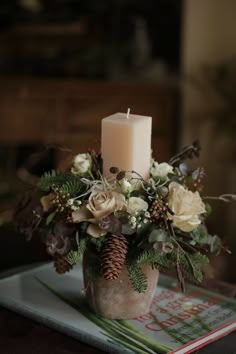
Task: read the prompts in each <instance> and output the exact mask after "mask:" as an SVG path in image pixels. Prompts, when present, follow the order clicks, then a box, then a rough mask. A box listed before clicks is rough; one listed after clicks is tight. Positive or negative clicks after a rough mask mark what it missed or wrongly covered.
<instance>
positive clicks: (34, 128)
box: [0, 78, 178, 161]
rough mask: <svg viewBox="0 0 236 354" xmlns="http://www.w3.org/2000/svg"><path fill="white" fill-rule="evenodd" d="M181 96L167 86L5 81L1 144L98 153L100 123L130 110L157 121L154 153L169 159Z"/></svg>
mask: <svg viewBox="0 0 236 354" xmlns="http://www.w3.org/2000/svg"><path fill="white" fill-rule="evenodd" d="M177 98H178V93H177V90H176V88H175V87H173V86H170V85H164V84H163V85H149V84H143V83H132V84H127V83H113V82H97V81H91V82H90V81H84V82H82V81H72V80H46V79H45V80H32V79H27V78H22V79H5V78H4V79H1V80H0V117H1V129H0V144H1V143H7V144H22V143H24V144H25V143H42V144H58V145H61V146H63V147H68V148H71V149H72V150H73V153H78V152H84V151H86V150H87V149H88V148H96V149H99V147H100V134H101V128H100V125H101V119H102V118H103V117H106V116H108V115H110V114H113V113H115V112H126V111H127V109H128V107H129V108H130V110H131V113H134V114H143V115H150V116H152V117H153V135H152V146H153V154H154V156H155V157H156V159H158V160H159V161H163V160H168V158H169V157H170V156H171V154H172V153H173V151H174V149H175V143H176V138H177V129H178V124H177ZM140 143H142V142H140ZM61 155H62V153H59V155H58V160H60V158H61Z"/></svg>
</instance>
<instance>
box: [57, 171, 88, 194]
mask: <svg viewBox="0 0 236 354" xmlns="http://www.w3.org/2000/svg"><path fill="white" fill-rule="evenodd" d="M60 190H61V193H63V194H65V195H70V197H75V196H77V195H78V194H80V193H81V192H82V191H84V190H85V184H84V183H83V182H81V180H80V179H79V178H78V177H77V176H73V175H68V176H67V181H66V182H65V183H63V185H62V186H61V188H60Z"/></svg>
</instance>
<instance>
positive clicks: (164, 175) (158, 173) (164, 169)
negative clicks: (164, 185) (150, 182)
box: [150, 161, 174, 180]
mask: <svg viewBox="0 0 236 354" xmlns="http://www.w3.org/2000/svg"><path fill="white" fill-rule="evenodd" d="M173 172H174V170H173V166H171V165H169V164H168V163H166V162H162V163H158V162H157V161H153V163H152V167H151V169H150V174H151V176H152V177H159V178H160V179H162V180H166V179H168V174H169V173H173Z"/></svg>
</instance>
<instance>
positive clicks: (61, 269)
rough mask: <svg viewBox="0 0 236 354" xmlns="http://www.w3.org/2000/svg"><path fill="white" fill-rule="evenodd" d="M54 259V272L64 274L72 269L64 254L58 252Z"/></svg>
mask: <svg viewBox="0 0 236 354" xmlns="http://www.w3.org/2000/svg"><path fill="white" fill-rule="evenodd" d="M53 259H54V267H55V269H56V272H57V273H59V274H64V273H66V272H69V271H70V270H71V269H72V265H71V264H70V263H68V262H67V260H66V259H65V257H64V256H62V255H60V254H55V256H54V257H53Z"/></svg>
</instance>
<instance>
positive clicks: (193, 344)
mask: <svg viewBox="0 0 236 354" xmlns="http://www.w3.org/2000/svg"><path fill="white" fill-rule="evenodd" d="M0 304H2V305H3V306H5V307H7V308H10V309H12V310H15V311H17V312H20V313H22V314H23V315H25V316H28V317H30V318H33V319H35V320H36V321H39V322H41V323H44V324H45V325H47V326H49V327H52V328H54V329H56V330H58V331H61V332H63V333H67V334H68V335H70V336H73V337H75V338H78V339H79V340H81V341H84V342H86V343H88V344H90V345H94V346H96V347H98V348H100V349H102V350H105V351H108V352H110V353H122V354H123V353H137V354H153V353H175V354H183V353H191V352H193V351H195V350H197V349H199V348H201V347H202V346H204V345H207V344H208V343H211V342H212V341H215V340H216V339H218V338H220V337H222V336H225V335H227V334H228V333H230V332H232V331H234V330H235V329H236V301H235V300H233V299H230V298H227V297H224V296H222V295H219V294H216V293H213V292H210V291H207V290H204V289H202V288H199V287H196V286H193V285H190V284H188V285H187V288H186V292H185V293H182V292H181V291H180V290H179V286H178V284H177V281H175V280H174V279H173V278H171V277H168V276H165V275H161V276H160V279H159V282H158V286H157V289H156V293H155V296H154V299H153V302H152V307H151V310H150V312H149V313H147V314H146V315H143V316H140V317H137V318H133V319H132V320H110V319H105V318H101V317H97V316H96V315H95V314H94V313H93V312H92V311H90V310H89V308H88V307H87V305H86V302H85V297H84V289H83V278H82V271H81V267H79V266H78V267H76V268H74V269H73V270H72V271H71V272H70V273H68V274H66V275H59V274H57V273H56V272H55V270H54V268H53V265H52V264H46V265H42V266H39V267H37V268H35V269H32V270H28V271H24V272H22V273H19V274H15V275H13V276H10V277H7V278H4V279H1V280H0Z"/></svg>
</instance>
